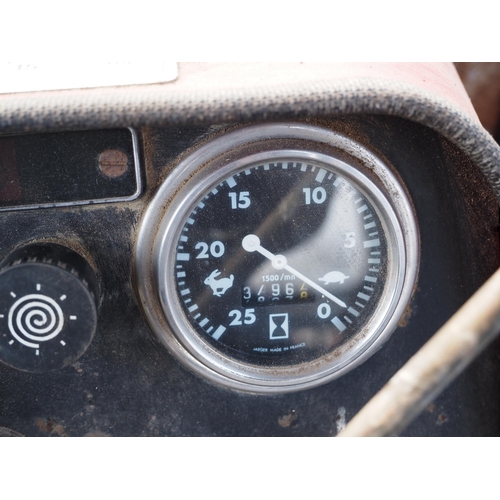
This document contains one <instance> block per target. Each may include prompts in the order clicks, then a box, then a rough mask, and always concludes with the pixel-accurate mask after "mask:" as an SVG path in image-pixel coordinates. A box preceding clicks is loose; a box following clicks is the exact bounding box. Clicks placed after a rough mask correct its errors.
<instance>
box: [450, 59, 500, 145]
mask: <svg viewBox="0 0 500 500" xmlns="http://www.w3.org/2000/svg"><path fill="white" fill-rule="evenodd" d="M455 67H456V68H457V71H458V74H459V76H460V78H461V79H462V83H463V84H464V86H465V90H466V91H467V93H468V94H469V97H470V99H471V101H472V105H473V106H474V109H475V110H476V113H477V115H478V116H479V120H480V121H481V124H482V125H483V127H484V128H485V129H486V130H487V131H488V132H489V133H490V134H491V135H493V136H494V137H495V139H496V140H497V141H498V140H499V138H500V63H498V62H457V63H455Z"/></svg>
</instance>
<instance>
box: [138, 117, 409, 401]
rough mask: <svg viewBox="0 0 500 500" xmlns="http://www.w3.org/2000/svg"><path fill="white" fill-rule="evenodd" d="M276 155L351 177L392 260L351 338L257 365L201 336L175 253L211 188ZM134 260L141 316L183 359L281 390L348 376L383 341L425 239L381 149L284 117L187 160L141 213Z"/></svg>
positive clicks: (249, 387) (235, 382)
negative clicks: (314, 354)
mask: <svg viewBox="0 0 500 500" xmlns="http://www.w3.org/2000/svg"><path fill="white" fill-rule="evenodd" d="M278 157H279V158H287V157H290V158H292V157H293V158H298V159H304V160H309V161H313V162H315V163H316V164H320V165H324V166H326V167H327V168H333V169H334V170H335V171H337V172H338V173H339V174H341V175H342V176H344V177H346V178H348V179H349V180H350V181H351V182H353V183H354V184H355V185H356V187H357V188H358V189H360V191H362V193H363V194H364V195H365V196H366V197H367V198H368V199H369V200H370V201H371V203H372V205H373V207H374V209H375V210H376V212H377V215H378V217H379V218H380V220H381V221H382V223H383V226H384V231H385V234H386V237H387V240H388V260H389V262H390V263H391V265H390V268H389V272H388V275H387V284H386V286H385V287H384V292H383V294H382V297H381V298H380V301H379V303H378V305H377V308H376V310H375V312H374V314H373V315H372V316H371V318H370V319H369V320H368V322H367V323H366V324H365V326H364V327H363V330H362V331H361V332H358V333H357V334H356V335H355V336H354V338H353V339H351V340H350V341H349V342H348V343H346V344H344V345H342V346H341V347H339V348H338V349H336V350H335V351H333V352H331V353H329V354H326V355H324V356H322V357H320V358H318V359H316V360H313V361H310V362H307V363H301V364H300V365H286V366H261V365H253V364H247V363H244V362H241V361H238V360H236V359H234V358H232V357H230V356H228V355H226V354H222V353H221V352H220V351H218V350H216V349H214V347H213V346H211V345H210V344H209V343H207V342H205V341H204V340H203V339H202V338H201V337H200V336H199V334H198V333H196V331H195V330H194V329H193V327H192V326H191V324H190V322H189V320H188V319H187V318H186V316H185V313H184V311H183V309H182V307H181V304H180V302H179V298H178V295H177V293H176V284H175V283H176V281H175V275H174V269H175V254H176V242H177V241H178V238H179V236H180V231H181V228H182V226H183V224H184V223H185V220H186V218H187V217H188V215H189V214H190V213H191V211H192V210H193V208H194V207H195V206H196V205H197V204H198V203H199V201H200V199H201V198H202V197H203V196H204V195H205V194H206V193H207V192H209V191H210V190H212V189H213V187H214V186H216V185H217V184H219V183H220V182H222V181H223V180H224V179H226V178H228V177H229V176H230V175H232V174H234V173H235V172H237V171H239V170H242V169H244V168H247V167H248V166H249V165H251V164H253V163H257V162H262V161H263V160H264V159H266V160H267V159H269V160H272V159H274V158H278ZM135 259H136V262H135V284H136V288H137V291H138V294H139V297H140V301H141V305H142V307H143V310H144V313H145V315H146V317H147V319H148V321H149V323H150V325H151V327H152V329H153V331H154V333H155V334H156V335H157V336H158V338H159V339H160V340H161V342H162V343H163V344H164V345H165V346H166V347H167V348H168V349H169V350H170V352H171V353H172V354H173V355H174V356H175V357H176V358H177V359H179V361H181V362H182V363H183V364H184V365H186V366H187V367H188V368H189V369H191V370H193V371H194V372H195V373H197V374H199V375H201V376H203V377H205V378H206V379H208V380H209V381H211V382H214V383H218V384H221V385H223V386H225V387H229V388H232V389H237V390H244V391H249V392H257V393H283V392H291V391H296V390H301V389H306V388H310V387H314V386H317V385H320V384H323V383H326V382H328V381H330V380H332V379H334V378H337V377H339V376H341V375H343V374H345V373H347V372H348V371H350V370H351V369H353V368H354V367H356V366H358V365H359V364H361V363H362V362H363V361H365V360H366V359H368V358H369V357H370V356H371V355H372V354H373V353H374V352H375V351H376V350H378V349H379V347H380V346H381V345H382V344H383V343H384V342H385V341H386V340H387V338H388V337H389V336H390V335H391V334H392V332H393V331H394V329H395V328H396V326H397V323H398V321H399V320H400V318H401V316H402V315H403V313H404V310H405V308H406V306H407V304H408V301H409V300H410V297H411V293H412V290H413V288H414V284H415V281H416V277H417V272H418V263H419V237H418V228H417V223H416V220H415V217H414V214H413V209H412V204H411V202H410V200H409V198H408V196H407V194H406V192H405V189H404V188H403V186H402V184H401V183H400V181H399V180H398V179H397V177H396V175H395V174H394V173H393V172H392V170H391V169H390V168H389V167H388V166H387V165H385V164H384V163H383V162H382V161H381V160H380V159H379V158H378V157H377V156H376V155H374V154H373V153H372V152H370V151H369V150H368V149H366V148H365V147H364V146H362V145H360V144H359V143H357V142H355V141H353V140H352V139H350V138H347V137H345V136H343V135H341V134H338V133H336V132H333V131H331V130H328V129H325V128H320V127H315V126H310V125H307V124H288V123H285V124H284V123H280V124H269V125H255V126H250V127H245V128H241V129H238V130H236V131H233V132H229V133H226V134H224V135H222V136H220V137H218V138H216V139H214V140H212V141H210V142H209V143H207V144H205V145H204V146H202V147H201V148H199V149H198V150H197V151H195V152H194V153H192V154H190V155H189V156H188V157H186V158H185V159H184V160H183V161H181V162H180V164H179V165H178V166H177V167H176V168H175V169H174V171H173V172H172V173H171V175H170V176H169V177H168V178H167V179H166V181H165V182H164V183H163V184H162V186H161V187H160V189H159V191H158V193H157V194H156V195H155V197H154V199H153V200H152V202H151V204H150V206H149V208H148V210H147V212H146V214H145V216H144V218H143V221H142V223H141V227H140V231H139V234H138V239H137V246H136V253H135Z"/></svg>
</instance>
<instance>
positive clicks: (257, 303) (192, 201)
mask: <svg viewBox="0 0 500 500" xmlns="http://www.w3.org/2000/svg"><path fill="white" fill-rule="evenodd" d="M417 268H418V231H417V227H416V222H415V220H414V217H413V212H412V208H411V204H410V201H409V199H408V197H407V195H406V193H405V190H404V189H403V187H402V186H401V184H400V182H399V181H398V180H397V178H396V176H395V175H394V174H393V173H392V171H391V170H390V169H389V167H388V166H387V165H385V164H384V163H383V162H382V161H381V160H380V159H379V158H377V157H376V156H375V155H374V154H373V153H371V152H369V151H368V150H367V149H365V148H364V147H362V146H361V145H360V144H358V143H356V142H354V141H352V140H351V139H349V138H347V137H344V136H342V135H339V134H337V133H334V132H332V131H330V130H327V129H323V128H319V127H313V126H309V125H304V124H273V125H259V126H253V127H247V128H242V129H239V130H237V131H234V132H230V133H228V134H225V135H223V136H221V137H219V138H217V139H215V140H213V141H212V142H209V143H207V144H206V145H205V146H203V147H202V148H200V149H199V150H198V151H196V152H194V153H192V154H191V155H190V156H189V157H187V158H186V159H184V161H182V162H181V164H180V165H178V167H177V168H176V169H175V170H174V172H173V173H172V174H171V175H170V177H169V178H168V179H167V180H166V181H165V183H164V184H163V185H162V186H161V188H160V190H159V191H158V193H157V195H156V197H155V198H154V200H153V202H152V203H151V206H150V207H149V209H148V211H147V214H146V216H145V218H144V220H143V223H142V225H141V230H140V233H139V237H138V245H137V249H136V284H137V288H138V291H139V295H140V297H141V303H142V305H143V308H144V311H145V314H146V316H147V317H148V320H149V322H150V324H151V326H152V328H153V330H154V332H155V333H156V335H157V336H158V337H159V339H160V340H161V341H162V342H163V343H164V344H165V345H166V346H167V347H168V348H169V349H170V351H171V352H172V353H173V354H174V355H175V356H176V357H177V358H178V359H179V360H180V361H181V362H183V363H184V364H186V365H187V366H188V367H189V368H190V369H192V370H194V371H195V372H196V373H198V374H200V375H202V376H204V377H206V378H208V379H209V380H211V381H212V382H217V383H220V384H223V385H225V386H227V387H231V388H234V389H240V390H247V391H253V392H287V391H292V390H299V389H304V388H307V387H312V386H315V385H319V384H321V383H325V382H327V381H329V380H331V379H333V378H336V377H338V376H340V375H342V374H344V373H346V372H347V371H348V370H350V369H352V368H353V367H355V366H357V365H358V364H360V363H361V362H362V361H364V360H365V359H367V358H368V357H369V356H371V355H372V354H373V353H374V352H375V351H376V350H377V349H378V348H379V347H380V345H381V344H382V343H383V342H384V341H385V340H386V339H387V337H388V336H389V335H390V334H391V333H392V331H393V330H394V328H395V327H396V325H397V322H398V321H399V319H400V317H401V315H402V314H403V311H404V309H405V307H406V305H407V302H408V300H409V298H410V295H411V291H412V289H413V286H414V283H415V279H416V273H417Z"/></svg>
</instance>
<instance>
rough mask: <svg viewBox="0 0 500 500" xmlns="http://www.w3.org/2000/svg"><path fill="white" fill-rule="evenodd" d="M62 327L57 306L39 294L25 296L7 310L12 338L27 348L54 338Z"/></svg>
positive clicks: (62, 319)
mask: <svg viewBox="0 0 500 500" xmlns="http://www.w3.org/2000/svg"><path fill="white" fill-rule="evenodd" d="M63 326H64V315H63V312H62V309H61V307H60V306H59V304H58V303H57V302H56V301H55V300H53V299H51V298H50V297H47V296H46V295H41V294H30V295H25V296H24V297H21V298H20V299H18V300H17V301H16V302H14V304H13V305H12V306H11V308H10V310H9V330H10V333H11V334H12V336H13V337H14V338H16V339H17V340H18V341H19V342H21V344H24V345H25V346H28V347H33V348H38V347H39V344H35V343H33V342H30V340H34V341H36V342H45V341H47V340H50V339H53V338H54V337H56V336H57V335H58V334H59V333H60V332H61V330H62V328H63Z"/></svg>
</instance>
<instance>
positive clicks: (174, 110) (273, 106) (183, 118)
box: [0, 78, 500, 199]
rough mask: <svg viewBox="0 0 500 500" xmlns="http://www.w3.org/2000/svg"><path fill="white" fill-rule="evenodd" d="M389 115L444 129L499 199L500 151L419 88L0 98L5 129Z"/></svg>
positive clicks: (460, 114)
mask: <svg viewBox="0 0 500 500" xmlns="http://www.w3.org/2000/svg"><path fill="white" fill-rule="evenodd" d="M346 114H384V115H390V116H397V117H401V118H406V119H409V120H412V121H414V122H417V123H421V124H422V125H426V126H428V127H430V128H433V129H435V130H436V131H438V132H440V133H441V134H442V135H443V136H444V137H446V138H447V139H449V140H451V141H452V142H454V143H455V144H456V145H457V146H458V147H459V148H460V149H461V150H462V151H464V152H465V153H466V154H467V155H468V156H469V157H470V158H471V160H472V161H473V162H474V163H475V164H477V165H478V166H479V168H480V169H481V170H482V171H483V172H484V174H485V176H486V178H487V179H488V180H489V182H490V183H491V185H492V187H493V189H494V190H495V192H496V194H497V197H498V198H499V199H500V148H499V146H498V145H497V143H496V142H495V141H494V140H493V138H492V137H491V136H490V135H489V134H488V132H486V130H484V129H483V128H482V127H481V125H480V124H479V123H478V122H477V121H476V120H475V119H474V118H472V117H471V116H469V115H468V114H467V113H465V112H464V111H463V110H462V109H461V108H460V107H459V106H458V105H455V104H454V103H453V102H451V101H448V100H446V99H444V98H441V97H439V96H436V95H434V94H432V93H430V92H428V91H426V90H423V89H421V88H418V87H416V86H413V85H410V84H405V83H400V82H393V81H390V80H383V79H372V78H362V79H361V78H360V79H347V80H322V81H315V82H298V83H290V84H288V85H280V86H269V87H266V86H265V85H264V86H256V87H250V88H249V87H245V88H243V87H242V88H223V89H214V88H211V89H208V90H204V89H203V88H202V87H201V86H199V87H197V88H196V89H189V90H186V89H183V88H182V86H180V85H177V86H175V85H173V86H169V84H166V85H144V86H141V85H138V86H131V87H117V88H106V89H98V90H88V91H82V90H79V91H60V92H41V93H30V94H10V95H6V96H3V97H2V99H1V100H0V132H5V133H7V132H8V133H12V132H34V131H44V130H51V131H53V130H67V129H75V128H78V129H92V128H109V127H141V126H159V125H163V126H168V125H171V126H179V125H208V124H223V123H235V122H236V123H249V122H256V121H257V122H258V121H263V120H266V121H269V120H280V121H282V120H286V119H297V118H308V117H309V118H312V117H317V118H319V117H328V116H334V115H346Z"/></svg>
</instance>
